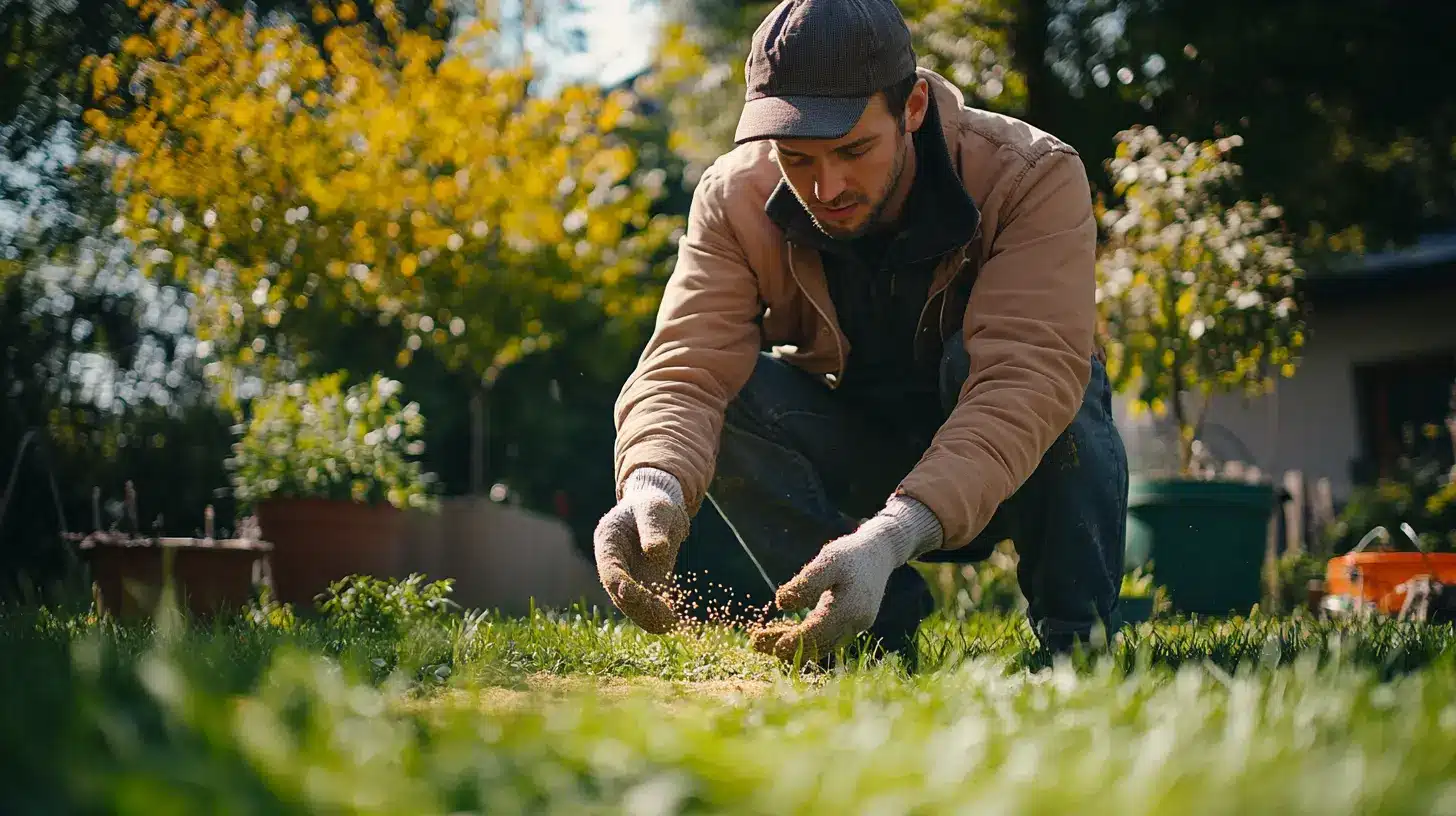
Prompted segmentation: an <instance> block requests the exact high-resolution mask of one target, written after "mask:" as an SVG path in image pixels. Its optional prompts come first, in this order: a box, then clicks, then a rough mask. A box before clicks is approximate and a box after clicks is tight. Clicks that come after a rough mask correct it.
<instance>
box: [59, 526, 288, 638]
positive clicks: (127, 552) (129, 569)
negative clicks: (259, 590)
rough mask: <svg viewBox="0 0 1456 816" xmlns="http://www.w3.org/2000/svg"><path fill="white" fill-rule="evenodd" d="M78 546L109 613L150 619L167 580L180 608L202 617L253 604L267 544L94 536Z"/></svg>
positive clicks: (259, 542)
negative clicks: (175, 593) (174, 590)
mask: <svg viewBox="0 0 1456 816" xmlns="http://www.w3.org/2000/svg"><path fill="white" fill-rule="evenodd" d="M80 547H81V550H82V552H83V553H84V554H85V556H86V560H87V562H88V563H89V564H90V567H91V580H92V583H93V584H94V585H95V588H96V590H97V592H98V593H99V595H100V596H101V606H102V608H103V609H104V610H105V611H106V612H107V613H108V614H111V615H114V616H116V617H120V618H137V617H148V616H150V615H151V614H152V612H153V611H154V610H156V608H157V604H158V603H159V602H160V601H161V598H162V590H163V588H164V587H165V586H166V584H167V583H168V581H169V580H170V583H171V585H172V586H173V587H174V588H175V589H176V591H177V597H178V601H179V603H180V605H181V606H182V607H183V608H185V609H186V610H187V611H188V612H190V613H191V614H192V615H193V616H194V617H197V618H201V619H207V618H211V617H213V616H215V615H217V614H218V613H220V612H225V611H233V610H238V609H241V608H242V607H244V606H246V605H247V604H248V602H249V601H251V600H252V597H253V589H254V586H255V585H256V582H257V580H258V578H259V576H260V575H261V572H262V569H261V568H262V566H263V561H264V559H265V558H266V557H267V554H268V549H269V543H268V542H266V541H254V540H236V539H233V540H222V541H215V540H213V539H206V538H133V537H131V536H125V535H115V534H109V533H98V534H93V535H89V536H86V537H85V538H84V539H82V540H81V543H80Z"/></svg>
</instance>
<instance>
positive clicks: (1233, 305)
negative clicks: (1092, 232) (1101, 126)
mask: <svg viewBox="0 0 1456 816" xmlns="http://www.w3.org/2000/svg"><path fill="white" fill-rule="evenodd" d="M1241 143H1242V140H1241V139H1240V138H1239V137H1238V136H1230V137H1228V138H1224V139H1219V140H1216V141H1207V142H1191V141H1189V140H1188V139H1183V138H1179V139H1176V140H1172V141H1170V140H1166V139H1164V138H1163V137H1162V136H1161V135H1160V134H1159V133H1158V131H1157V130H1156V129H1154V128H1151V127H1142V128H1133V129H1130V130H1126V131H1123V132H1122V133H1119V134H1118V136H1117V152H1116V155H1115V156H1114V158H1113V159H1111V160H1110V161H1109V162H1108V163H1107V168H1108V171H1109V172H1110V174H1111V177H1112V179H1113V180H1114V182H1115V186H1114V191H1115V193H1116V194H1117V196H1118V197H1119V198H1120V201H1119V202H1118V206H1117V208H1115V209H1108V208H1106V207H1105V206H1103V205H1102V204H1100V203H1099V205H1098V215H1099V219H1100V221H1101V223H1102V225H1103V227H1104V229H1105V233H1106V235H1105V238H1104V241H1103V243H1102V246H1101V248H1100V250H1099V253H1098V260H1097V302H1098V306H1099V310H1100V314H1101V318H1102V320H1103V323H1104V327H1105V329H1106V331H1107V334H1108V339H1109V343H1108V374H1109V376H1110V377H1111V379H1112V383H1113V387H1114V388H1116V389H1117V390H1119V391H1122V392H1128V393H1132V394H1134V395H1135V399H1134V400H1133V409H1134V410H1136V411H1143V410H1151V411H1152V412H1153V413H1154V414H1155V415H1157V416H1159V417H1162V416H1166V415H1168V414H1169V413H1171V414H1172V419H1173V423H1174V425H1175V427H1176V429H1177V431H1178V441H1179V445H1178V455H1179V458H1178V464H1179V472H1180V474H1181V475H1185V476H1186V475H1189V474H1191V472H1192V461H1193V450H1194V445H1193V443H1194V440H1195V439H1196V438H1197V436H1198V432H1199V430H1200V429H1201V427H1202V422H1203V418H1204V415H1205V412H1206V411H1207V409H1208V404H1209V401H1210V399H1211V397H1212V396H1213V395H1214V394H1215V393H1218V392H1234V391H1242V392H1245V393H1250V394H1261V393H1266V392H1267V391H1268V390H1269V389H1271V388H1272V387H1273V384H1274V379H1275V376H1277V375H1282V376H1285V377H1289V376H1293V374H1294V371H1295V366H1296V364H1297V362H1298V358H1299V352H1300V349H1301V348H1302V346H1303V343H1304V324H1303V318H1302V310H1301V308H1300V304H1299V299H1298V296H1299V292H1298V290H1297V283H1298V279H1299V278H1300V276H1301V272H1300V270H1299V268H1298V266H1297V265H1296V263H1295V260H1294V256H1293V251H1292V250H1291V248H1290V246H1289V245H1288V244H1287V243H1286V242H1285V240H1284V237H1283V235H1282V232H1281V231H1280V230H1279V229H1278V227H1277V225H1276V224H1274V223H1273V222H1275V221H1276V219H1278V218H1279V217H1280V214H1281V211H1280V209H1279V208H1278V207H1276V206H1274V205H1273V204H1271V203H1269V202H1268V201H1264V202H1261V203H1259V204H1255V203H1252V202H1249V201H1245V200H1236V201H1228V198H1230V196H1229V195H1228V193H1229V191H1230V189H1231V187H1230V185H1229V182H1231V181H1233V180H1234V179H1235V178H1236V177H1237V176H1238V174H1239V169H1240V168H1239V166H1238V165H1237V164H1236V163H1234V162H1233V161H1231V160H1230V159H1229V158H1228V153H1229V151H1230V150H1232V149H1233V148H1235V147H1237V146H1239V145H1240V144H1241Z"/></svg>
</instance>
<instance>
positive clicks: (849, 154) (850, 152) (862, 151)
mask: <svg viewBox="0 0 1456 816" xmlns="http://www.w3.org/2000/svg"><path fill="white" fill-rule="evenodd" d="M868 152H870V149H869V148H868V147H861V148H858V149H856V150H846V151H844V153H843V155H844V156H847V157H849V158H851V159H857V158H859V157H860V156H863V155H864V154H866V153H868Z"/></svg>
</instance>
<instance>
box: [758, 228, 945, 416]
mask: <svg viewBox="0 0 1456 816" xmlns="http://www.w3.org/2000/svg"><path fill="white" fill-rule="evenodd" d="M785 246H787V247H788V255H789V277H791V278H793V279H794V285H795V286H797V287H799V291H800V292H803V293H804V297H805V298H806V299H807V300H808V301H809V305H810V306H813V307H814V311H816V312H818V313H819V317H820V318H822V319H823V320H824V325H825V327H826V328H828V329H829V331H830V332H831V333H832V334H833V335H834V355H835V371H834V382H832V383H830V384H829V389H830V390H831V391H833V390H835V389H837V388H839V384H840V382H842V381H843V380H844V344H843V343H842V342H840V339H839V332H838V331H836V330H835V328H834V324H833V323H832V322H831V321H830V320H829V314H828V312H825V311H824V310H823V309H821V308H819V304H818V303H816V302H815V301H814V298H813V296H811V295H810V294H809V292H808V290H806V289H805V288H804V282H803V281H801V280H799V272H798V270H796V269H794V244H793V242H792V241H790V242H788V243H786V244H785ZM922 313H923V312H922Z"/></svg>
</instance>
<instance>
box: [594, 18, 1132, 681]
mask: <svg viewBox="0 0 1456 816" xmlns="http://www.w3.org/2000/svg"><path fill="white" fill-rule="evenodd" d="M747 84H748V94H747V104H746V105H745V107H744V110H743V113H742V117H741V119H740V122H739V125H738V130H737V136H736V141H737V143H738V147H737V148H736V149H734V150H733V151H731V152H729V153H727V154H725V155H724V156H722V157H720V158H719V159H718V160H717V161H716V162H715V163H714V164H713V165H712V167H711V168H710V169H709V170H707V172H706V173H705V174H704V175H703V177H702V179H701V181H700V182H699V184H698V186H697V189H696V192H695V193H694V197H693V203H692V206H691V210H690V214H689V219H688V228H687V234H686V236H685V237H684V239H683V240H682V243H681V246H680V252H679V256H678V262H677V267H676V269H675V271H674V273H673V275H672V277H671V279H670V280H669V282H668V285H667V289H666V293H665V295H664V297H663V301H662V305H661V309H660V312H659V314H658V319H657V324H656V329H655V331H654V333H653V335H652V338H651V340H650V341H649V342H648V345H647V347H646V349H645V351H644V352H643V354H642V357H641V359H640V361H639V364H638V366H637V369H636V371H635V372H634V373H633V374H632V375H631V377H630V378H629V379H628V381H627V382H626V384H625V386H624V387H623V390H622V392H621V395H620V397H619V401H618V404H617V412H616V420H617V431H618V438H617V447H616V462H615V466H616V474H617V483H618V485H619V489H618V498H619V501H620V503H619V504H618V505H617V507H616V508H615V509H613V510H612V511H611V512H609V513H608V514H607V515H606V516H605V517H603V519H602V521H601V523H600V524H599V525H598V528H597V531H596V536H595V542H594V544H595V554H596V559H597V565H598V573H599V575H600V577H601V580H602V583H603V585H604V586H605V588H606V589H607V592H608V594H609V595H610V597H611V598H612V600H613V602H614V603H615V604H616V605H617V606H618V608H619V609H621V610H622V611H623V612H624V613H626V614H627V615H628V616H629V617H631V618H632V619H633V620H635V621H636V622H637V623H638V624H639V625H641V626H642V627H643V628H645V629H647V630H649V631H652V632H662V631H666V630H667V629H669V628H671V627H672V626H673V625H674V624H675V622H676V620H677V613H676V612H675V611H674V610H673V609H672V608H671V607H670V605H669V604H668V603H667V602H666V601H664V599H663V598H662V597H661V596H660V595H658V594H657V593H656V592H654V591H653V588H654V587H658V586H660V585H661V584H662V582H663V581H664V580H665V579H667V577H668V575H669V573H670V572H671V571H672V570H673V569H674V566H675V564H676V562H677V558H678V550H679V547H680V546H681V545H682V542H683V540H684V538H685V537H686V536H687V534H688V531H689V527H690V519H692V518H694V517H695V516H696V514H697V513H698V511H699V509H700V508H701V506H702V503H703V501H704V499H705V498H708V497H709V496H711V498H712V501H713V503H714V504H715V505H716V506H717V508H718V509H719V510H720V511H721V512H722V515H723V517H724V518H725V519H726V520H727V521H728V522H729V524H730V525H731V526H732V529H733V530H734V532H735V535H736V536H737V537H738V538H739V539H740V540H741V543H742V545H743V547H744V549H745V552H742V553H740V554H739V555H740V557H741V556H743V555H746V556H748V557H749V558H750V559H751V561H752V564H753V567H754V570H755V572H757V573H759V574H762V575H763V577H764V578H767V579H769V580H771V581H772V582H773V583H775V584H779V583H780V582H782V583H781V585H779V586H778V588H777V594H776V602H777V605H778V607H779V608H780V609H781V610H784V611H794V610H801V609H807V608H812V609H811V611H810V612H809V614H808V615H807V616H806V617H805V618H804V620H803V621H802V622H800V623H796V624H794V623H777V624H773V625H769V626H765V627H762V628H761V629H760V630H759V631H756V632H755V633H754V635H753V643H754V647H755V648H757V649H759V650H760V651H763V652H766V653H769V654H774V655H778V656H779V657H781V658H783V659H785V660H793V659H800V660H817V659H820V658H822V657H825V656H826V655H827V653H828V652H829V651H830V650H831V649H833V648H834V647H835V646H837V645H839V644H842V643H843V642H844V641H845V640H846V639H847V638H850V637H852V636H855V635H858V634H860V633H863V632H866V631H868V634H869V635H870V637H871V638H873V639H875V640H876V641H877V642H879V643H880V644H881V645H882V646H883V647H884V648H886V649H888V650H891V651H898V652H901V653H903V654H904V655H905V657H906V659H907V661H911V660H913V657H914V650H913V648H912V646H913V636H914V633H915V631H916V628H917V627H918V625H919V623H920V622H921V620H922V619H923V618H924V617H925V616H926V615H927V614H928V613H929V612H930V611H931V602H930V594H929V590H928V587H927V586H926V584H925V582H924V580H923V579H922V578H921V577H920V576H919V574H918V573H917V572H916V571H915V570H914V568H913V567H911V566H910V564H909V562H910V561H912V560H914V559H921V560H924V561H932V560H941V561H963V562H964V561H977V560H982V559H985V558H986V557H987V556H988V555H989V554H990V553H991V551H992V548H993V547H994V546H995V545H996V544H997V543H998V542H1000V541H1003V540H1006V539H1008V538H1009V539H1011V540H1012V541H1013V542H1014V544H1015V547H1016V549H1017V552H1018V556H1019V564H1018V580H1019V583H1020V585H1021V588H1022V591H1023V594H1024V595H1025V596H1026V598H1027V600H1028V602H1029V610H1028V611H1029V615H1030V617H1031V620H1032V623H1033V628H1034V629H1035V631H1036V633H1037V635H1038V637H1039V638H1040V639H1041V641H1042V642H1043V644H1044V645H1046V646H1048V647H1049V648H1051V649H1054V650H1065V649H1069V648H1071V646H1072V644H1073V643H1074V642H1076V641H1083V642H1086V641H1088V640H1089V639H1090V638H1092V637H1093V635H1092V633H1093V632H1094V630H1096V629H1098V628H1099V627H1105V629H1104V632H1105V633H1108V634H1110V632H1111V631H1112V630H1114V629H1115V628H1116V627H1117V626H1118V625H1120V616H1119V615H1118V613H1117V592H1118V587H1119V585H1120V581H1121V573H1122V552H1123V530H1124V524H1125V521H1124V518H1125V515H1124V514H1125V507H1126V497H1127V462H1126V454H1125V452H1124V450H1123V446H1122V441H1121V439H1120V438H1119V436H1118V433H1117V430H1116V429H1115V427H1114V425H1113V421H1112V416H1111V404H1110V403H1111V395H1110V393H1109V386H1108V382H1107V376H1106V372H1105V371H1104V370H1103V368H1102V364H1101V361H1100V359H1099V358H1098V356H1097V353H1096V349H1095V347H1094V346H1095V343H1094V332H1095V329H1094V324H1095V320H1096V307H1095V294H1094V272H1093V264H1094V260H1093V258H1094V252H1095V242H1096V229H1095V224H1094V219H1093V212H1092V200H1091V192H1090V189H1089V185H1088V182H1087V178H1086V174H1085V170H1084V168H1083V164H1082V162H1081V160H1080V159H1079V157H1078V155H1077V153H1076V152H1075V151H1073V150H1072V149H1071V148H1070V147H1068V146H1067V145H1066V144H1064V143H1062V142H1061V141H1059V140H1057V139H1056V138H1054V137H1053V136H1051V135H1049V134H1047V133H1044V132H1042V131H1039V130H1037V129H1035V128H1033V127H1030V126H1029V125H1027V124H1026V123H1023V122H1020V121H1017V120H1016V119H1012V118H1009V117H1005V116H1000V115H996V114H992V113H989V112H986V111H981V110H975V109H972V108H968V107H966V106H965V104H964V100H963V97H962V95H961V94H960V93H959V92H958V91H957V90H956V89H955V88H954V87H952V86H951V85H950V84H949V83H948V82H947V81H946V80H945V79H943V78H942V77H940V76H938V75H937V74H935V73H933V72H930V71H927V70H924V69H917V66H916V62H915V57H914V54H913V52H912V48H911V38H910V32H909V30H908V28H907V27H906V24H905V21H904V19H903V18H902V17H901V15H900V12H899V11H898V10H897V9H896V8H895V6H894V4H893V3H892V2H891V0H784V2H782V3H780V4H779V5H778V7H777V8H775V9H774V10H773V11H772V12H771V13H770V14H769V15H768V17H767V18H766V19H765V20H764V21H763V23H762V24H761V25H760V26H759V28H758V30H757V31H756V33H755V34H754V36H753V41H752V46H751V51H750V54H749V56H748V61H747ZM728 550H729V548H726V547H720V548H717V549H716V550H715V551H714V552H713V553H709V554H706V555H707V563H709V564H717V563H726V560H725V559H728V558H730V557H731V554H730V553H729V552H728ZM708 573H709V574H708V575H707V576H706V578H707V580H709V581H715V580H718V578H716V577H715V568H714V567H711V566H710V568H709V569H708ZM724 574H726V570H725V571H724Z"/></svg>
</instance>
